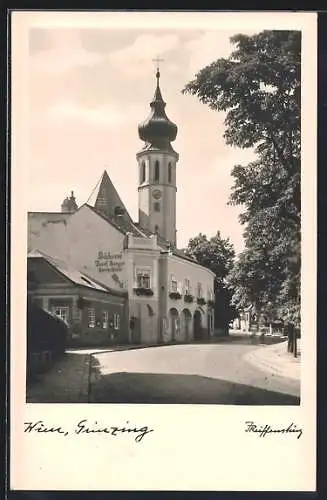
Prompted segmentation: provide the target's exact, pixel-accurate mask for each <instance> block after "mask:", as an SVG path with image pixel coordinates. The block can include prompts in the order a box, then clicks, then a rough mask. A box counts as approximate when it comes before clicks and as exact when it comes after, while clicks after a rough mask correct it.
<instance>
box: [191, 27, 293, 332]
mask: <svg viewBox="0 0 327 500" xmlns="http://www.w3.org/2000/svg"><path fill="white" fill-rule="evenodd" d="M231 43H232V44H233V45H234V47H235V50H234V51H233V52H232V53H231V55H230V57H229V58H228V59H218V60H217V61H215V62H213V63H212V64H210V65H209V66H207V67H205V68H203V69H202V70H201V71H199V73H198V74H197V75H196V77H195V79H194V80H193V81H191V82H190V83H188V84H187V85H186V87H185V88H184V90H183V92H184V93H190V94H193V95H195V96H197V97H198V98H199V100H200V101H201V102H203V103H204V104H207V105H209V107H210V108H211V109H214V110H217V111H222V112H225V113H226V117H225V126H226V129H225V135H224V136H225V140H226V143H227V144H229V145H231V146H236V147H240V148H253V150H254V152H255V154H256V159H255V161H253V162H251V163H249V164H248V165H245V166H244V165H236V166H234V168H233V170H232V176H233V178H234V186H233V188H232V193H231V197H230V203H231V204H234V205H240V206H242V207H243V209H244V211H243V213H242V214H241V216H240V222H241V223H242V224H243V225H244V228H245V230H244V239H245V250H244V252H242V253H241V254H240V255H239V258H238V260H237V262H236V263H235V266H234V267H233V270H232V271H231V273H230V275H229V279H230V281H231V283H232V284H233V286H234V290H235V293H234V296H233V300H234V303H235V304H236V305H237V306H238V307H242V306H244V305H246V304H249V303H253V304H255V305H256V307H257V309H258V310H259V311H261V312H263V313H265V314H266V315H267V314H269V315H270V316H272V317H276V316H280V317H282V318H283V319H285V320H291V321H293V322H295V323H299V320H300V266H301V252H300V248H301V245H300V243H301V236H300V230H301V193H300V180H301V166H300V151H301V142H300V135H301V130H300V104H301V33H300V32H299V31H277V30H274V31H263V32H261V33H258V34H256V35H253V36H247V35H243V34H239V35H236V36H234V37H232V38H231Z"/></svg>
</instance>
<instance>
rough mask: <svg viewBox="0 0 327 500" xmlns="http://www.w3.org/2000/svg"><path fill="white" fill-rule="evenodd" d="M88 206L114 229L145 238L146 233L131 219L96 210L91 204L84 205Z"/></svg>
mask: <svg viewBox="0 0 327 500" xmlns="http://www.w3.org/2000/svg"><path fill="white" fill-rule="evenodd" d="M86 206H87V207H88V208H90V209H91V210H93V212H95V213H96V214H97V215H99V216H100V217H102V218H103V219H104V220H105V221H107V222H109V224H112V225H113V226H114V227H115V228H116V229H118V230H119V231H120V232H121V233H123V234H127V233H132V234H133V235H134V236H137V237H139V238H142V237H143V238H145V237H146V235H145V234H144V232H143V231H141V230H140V229H138V228H137V227H136V225H135V224H134V223H133V221H132V219H130V220H128V219H124V218H123V217H120V216H116V217H114V216H110V215H108V214H105V213H103V212H102V211H100V210H98V209H97V208H95V207H92V205H86Z"/></svg>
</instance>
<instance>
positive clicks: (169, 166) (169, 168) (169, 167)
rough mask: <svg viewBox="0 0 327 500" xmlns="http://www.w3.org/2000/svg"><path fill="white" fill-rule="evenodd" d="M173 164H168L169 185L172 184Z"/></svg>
mask: <svg viewBox="0 0 327 500" xmlns="http://www.w3.org/2000/svg"><path fill="white" fill-rule="evenodd" d="M171 171H172V170H171V163H168V183H169V184H171Z"/></svg>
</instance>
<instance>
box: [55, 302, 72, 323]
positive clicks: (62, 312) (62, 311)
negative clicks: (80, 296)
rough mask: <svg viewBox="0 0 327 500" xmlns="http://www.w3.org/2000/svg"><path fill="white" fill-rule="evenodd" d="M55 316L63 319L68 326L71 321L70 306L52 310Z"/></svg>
mask: <svg viewBox="0 0 327 500" xmlns="http://www.w3.org/2000/svg"><path fill="white" fill-rule="evenodd" d="M52 312H53V314H55V315H56V316H58V318H60V319H62V320H63V321H65V322H66V323H67V324H68V321H69V307H68V306H58V307H53V308H52Z"/></svg>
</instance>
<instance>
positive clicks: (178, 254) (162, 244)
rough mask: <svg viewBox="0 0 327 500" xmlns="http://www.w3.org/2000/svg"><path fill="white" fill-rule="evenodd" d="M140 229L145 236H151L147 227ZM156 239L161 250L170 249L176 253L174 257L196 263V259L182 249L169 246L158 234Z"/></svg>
mask: <svg viewBox="0 0 327 500" xmlns="http://www.w3.org/2000/svg"><path fill="white" fill-rule="evenodd" d="M135 225H136V226H137V227H140V226H139V225H138V224H135ZM140 229H141V230H142V231H143V232H144V233H145V234H146V235H147V236H151V235H152V234H153V233H151V231H149V230H148V229H144V228H143V227H142V228H141V227H140ZM157 241H158V245H159V247H160V248H162V250H164V251H167V252H168V251H169V250H170V251H171V253H172V254H173V255H176V257H180V258H181V259H185V260H188V261H190V262H193V263H197V261H196V260H195V259H194V258H192V257H190V256H189V255H186V253H185V252H183V250H178V248H173V247H170V243H169V241H167V240H165V239H164V238H161V237H160V236H159V235H157Z"/></svg>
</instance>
